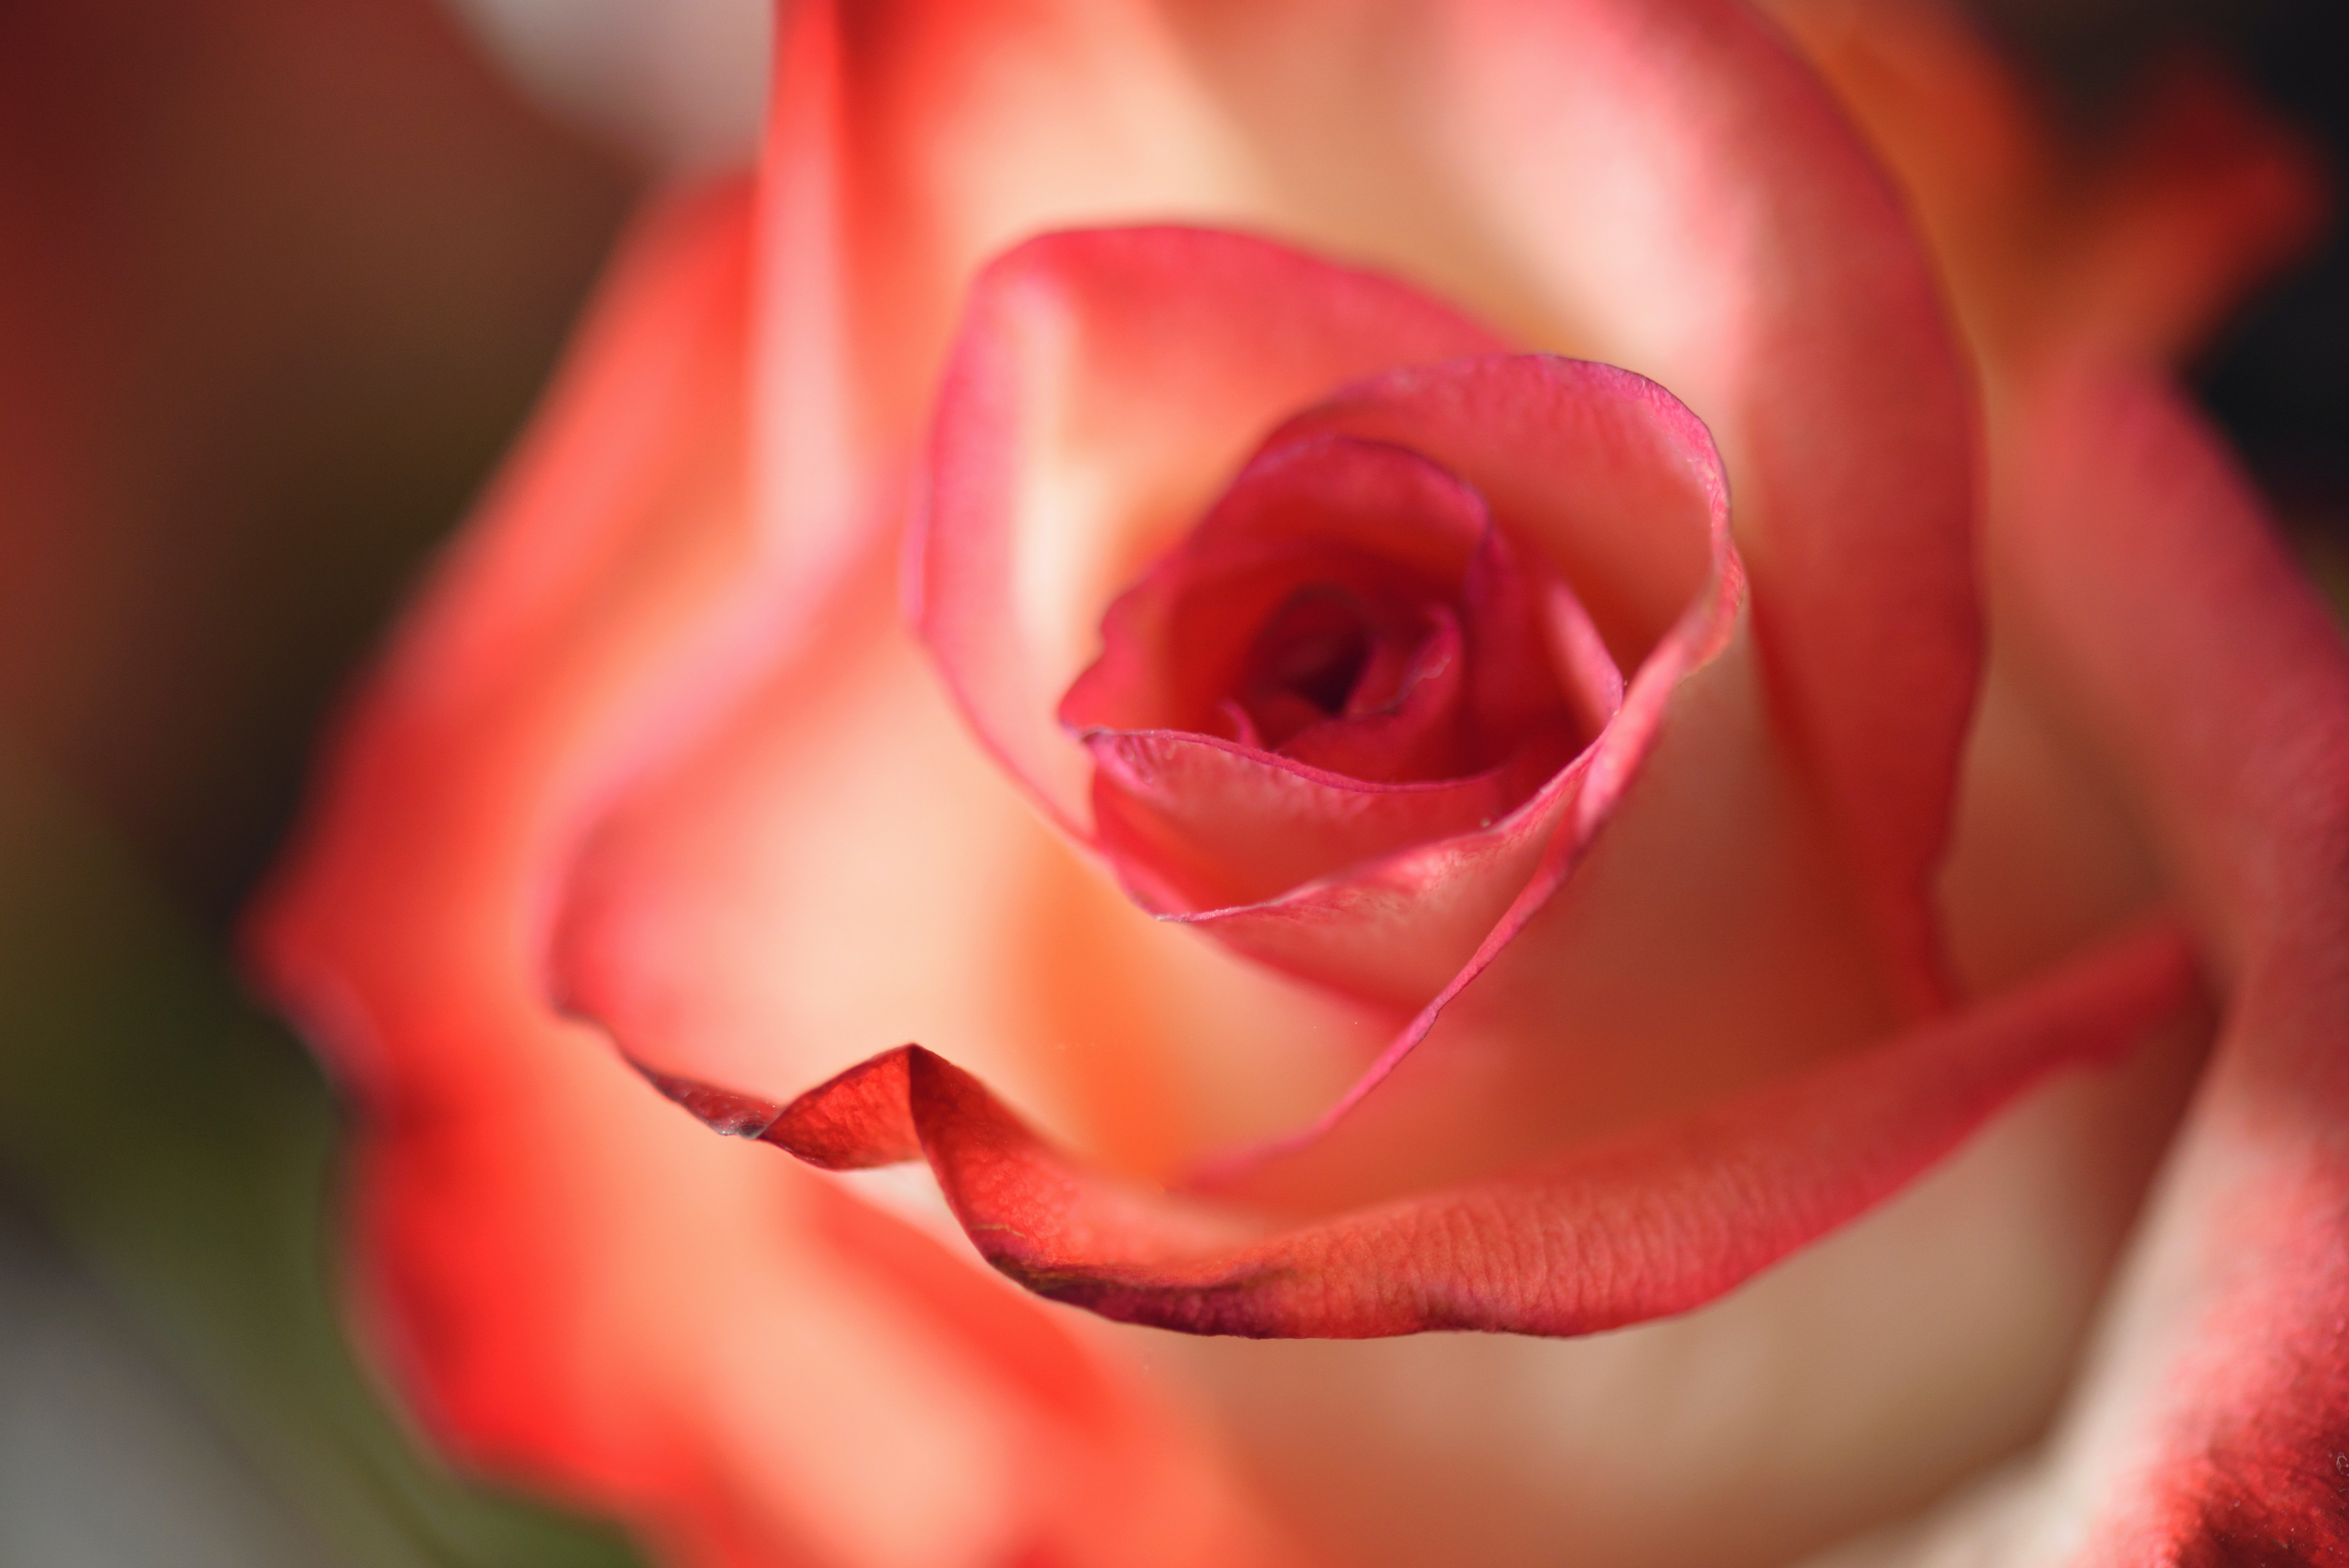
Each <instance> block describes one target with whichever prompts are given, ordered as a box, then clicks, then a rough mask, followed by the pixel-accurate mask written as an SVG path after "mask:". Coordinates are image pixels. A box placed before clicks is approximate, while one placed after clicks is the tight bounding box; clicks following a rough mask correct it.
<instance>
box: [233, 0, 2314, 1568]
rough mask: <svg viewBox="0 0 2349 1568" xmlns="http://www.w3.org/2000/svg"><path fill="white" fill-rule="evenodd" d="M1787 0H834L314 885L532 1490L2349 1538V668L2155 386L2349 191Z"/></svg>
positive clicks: (2188, 120)
mask: <svg viewBox="0 0 2349 1568" xmlns="http://www.w3.org/2000/svg"><path fill="white" fill-rule="evenodd" d="M1781 21H1783V22H1785V23H1787V24H1791V26H1793V28H1794V29H1795V32H1796V33H1797V34H1798V35H1799V36H1801V37H1802V38H1803V39H1804V40H1805V41H1806V45H1807V46H1808V48H1809V50H1810V51H1811V53H1812V55H1813V57H1815V59H1816V61H1817V62H1818V65H1819V66H1820V67H1823V68H1824V70H1825V71H1826V75H1827V77H1829V78H1831V79H1832V80H1833V82H1834V83H1835V84H1836V85H1835V87H1834V88H1829V87H1827V86H1826V85H1825V83H1824V81H1823V78H1822V77H1821V76H1820V75H1819V74H1816V72H1815V69H1814V67H1812V66H1810V65H1806V63H1805V62H1804V61H1803V59H1802V58H1801V57H1799V56H1798V55H1797V54H1796V53H1795V51H1794V49H1793V48H1792V47H1790V46H1789V45H1788V44H1787V43H1786V42H1785V36H1783V35H1782V34H1781V33H1780V32H1779V31H1777V28H1778V26H1780V25H1781V22H1780V21H1772V20H1765V19H1764V18H1763V17H1760V16H1758V15H1754V14H1750V13H1748V12H1746V11H1744V10H1740V9H1738V8H1735V7H1733V6H1732V5H1725V4H1717V3H1713V0H1674V3H1670V4H1667V3H1662V0H1554V3H1549V4H1535V3H1533V0H1445V3H1433V0H1431V3H1426V4H1397V5H1367V4H1347V3H1316V4H1288V3H1279V4H1265V5H1246V6H1238V5H1204V4H1200V5H1193V4H1182V5H1142V4H1133V3H1128V0H1090V3H1081V0H1025V3H1013V0H1000V3H999V0H988V3H986V4H968V3H967V4H954V5H949V4H944V3H938V0H930V3H921V0H904V3H899V4H869V5H858V6H854V7H846V6H842V7H835V6H833V5H826V4H823V3H822V0H805V3H803V4H801V5H794V6H792V7H788V8H786V10H785V11H784V13H783V14H782V16H781V23H780V25H779V27H778V35H779V36H778V42H777V49H778V55H777V60H778V67H777V72H776V86H775V92H774V95H773V108H772V112H771V121H770V124H769V126H768V129H767V132H766V135H765V139H764V144H763V150H762V154H761V160H760V165H759V169H758V171H757V173H756V176H755V178H752V179H749V180H742V181H731V182H719V183H718V184H715V185H712V186H708V187H704V188H698V189H695V190H691V191H681V192H678V193H674V194H671V195H669V196H666V197H664V198H662V199H660V200H658V201H656V202H655V203H654V205H653V207H652V208H651V210H650V211H647V214H646V215H645V217H644V218H643V220H642V221H641V222H640V223H639V225H638V227H637V230H636V233H635V235H634V237H633V239H632V240H631V241H630V242H628V243H627V245H626V248H625V250H624V253H622V255H621V256H620V257H619V258H618V260H617V261H616V263H615V265H614V268H613V271H612V274H611V277H610V279H609V281H608V283H607V284H606V285H605V289H604V292H603V294H602V297H601V299H600V301H599V303H598V304H596V305H595V308H594V310H593V312H592V314H591V317H590V319H589V320H588V322H587V323H586V325H585V327H584V329H583V331H582V332H581V334H580V336H579V339H578V341H577V344H576V346H575V347H574V350H573V352H572V355H571V357H570V359H569V361H568V363H567V364H566V366H564V369H563V371H562V373H561V375H560V377H558V380H557V382H556V384H555V386H554V388H553V390H552V392H551V393H550V395H549V397H548V398H547V400H546V403H545V406H544V407H543V410H542V412H541V414H540V416H539V418H538V420H537V423H536V425H535V427H534V428H533V430H532V432H531V433H530V435H529V436H528V438H526V440H525V441H524V443H523V446H522V448H521V449H520V450H519V451H518V452H517V454H516V455H515V456H514V458H513V459H512V461H511V463H510V465H509V466H508V468H507V469H506V471H505V472H504V473H503V475H502V477H501V478H500V479H499V480H498V481H497V483H496V485H495V487H494V489H493V490H492V493H491V494H490V496H489V497H488V498H487V500H486V501H485V503H484V504H483V507H482V509H481V515H480V517H479V518H478V519H477V521H475V523H474V524H473V526H472V527H471V530H470V531H468V532H467V533H466V535H465V536H464V537H463V538H462V539H461V540H460V542H459V544H458V546H457V547H456V548H455V550H454V551H453V552H451V554H450V557H449V558H448V559H447V560H446V561H445V562H443V563H442V565H441V568H440V571H439V572H438V573H437V574H436V576H435V578H434V581H433V583H431V585H430V587H429V591H428V593H426V594H425V596H424V598H423V600H422V601H421V603H419V605H418V606H417V607H416V609H415V610H414V611H413V612H412V614H411V615H410V617H409V620H408V622H407V623H406V624H405V625H404V626H403V627H402V629H401V631H400V633H399V634H398V637H397V639H396V641H395V642H394V644H393V645H392V647H391V648H390V649H389V651H388V654H387V655H386V656H385V658H384V660H383V662H382V664H381V665H380V666H379V667H378V670H377V671H376V673H375V675H374V676H373V677H372V678H371V679H370V681H369V682H368V683H367V686H366V688H365V690H364V692H363V693H362V695H361V696H360V697H359V699H358V701H357V704H356V706H355V707H354V709H353V711H352V714H351V717H350V718H349V721H348V723H347V727H346V728H345V729H344V731H343V733H342V734H341V735H340V737H339V738H338V739H337V742H336V745H335V747H334V748H333V749H332V752H331V754H330V757H329V759H328V763H327V766H326V770H325V773H324V776H323V779H322V781H321V785H320V788H319V790H318V793H317V796H316V802H315V807H314V810H313V812H312V815H311V817H310V819H309V821H308V823H307V826H306V828H305V830H304V831H303V833H302V834H301V835H300V837H299V839H298V841H297V842H296V844H295V849H294V851H293V852H292V855H291V857H290V859H289V861H288V862H287V865H286V867H285V870H284V872H283V873H282V875H281V876H280V878H279V880H278V882H276V884H275V886H274V890H273V892H271V894H270V896H269V897H268V898H267V899H266V900H265V901H264V904H263V906H262V907H261V909H260V911H259V912H258V913H257V915H256V917H255V922H254V948H255V951H256V954H257V957H258V962H259V965H260V968H261V970H262V973H263V974H264V976H265V981H266V984H267V985H269V987H270V988H271V989H272V991H273V992H274V995H277V996H278V997H280V998H281V999H282V1000H283V1001H284V1003H285V1006H287V1007H288V1008H289V1009H290V1010H291V1011H292V1012H293V1013H294V1014H295V1016H297V1017H298V1018H299V1019H300V1020H301V1021H302V1022H303V1024H304V1026H305V1028H306V1029H307V1030H308V1032H309V1033H310V1035H311V1036H312V1037H313V1038H314V1039H315V1040H316V1042H317V1045H318V1047H319V1049H320V1050H321V1051H322V1052H323V1053H325V1055H326V1057H327V1059H328V1060H329V1061H330V1062H331V1063H332V1064H333V1066H334V1067H335V1068H336V1071H337V1072H338V1073H339V1074H340V1075H341V1076H342V1078H343V1080H344V1083H345V1086H346V1088H347V1091H348V1093H349V1095H350V1096H351V1099H352V1102H353V1104H354V1106H355V1108H356V1110H357V1141H356V1146H355V1156H354V1159H355V1171H354V1197H353V1215H354V1224H355V1238H356V1240H355V1261H356V1274H357V1301H358V1303H359V1305H360V1307H361V1310H362V1312H363V1315H364V1318H365V1322H364V1325H363V1326H364V1328H365V1329H366V1331H367V1334H368V1336H369V1337H370V1339H371V1341H372V1343H373V1344H374V1345H376V1346H378V1349H379V1350H380V1352H381V1354H382V1355H383V1357H385V1359H386V1362H387V1364H388V1369H389V1372H390V1375H391V1377H392V1378H393V1379H394V1381H395V1382H396V1383H397V1385H398V1387H399V1388H400V1389H401V1390H402V1391H403V1392H404V1393H405V1394H406V1395H407V1396H408V1398H409V1399H410V1400H412V1402H413V1404H414V1406H415V1408H416V1409H417V1410H418V1412H419V1415H420V1416H421V1418H423V1420H424V1421H425V1422H426V1423H427V1425H428V1426H429V1429H431V1431H432V1433H433V1434H434V1435H435V1437H436V1438H437V1439H439V1440H440V1442H441V1443H442V1444H444V1445H445V1446H446V1447H447V1448H448V1449H450V1451H451V1452H452V1453H453V1454H455V1455H456V1456H458V1457H459V1458H460V1460H462V1461H463V1462H465V1463H467V1464H469V1465H471V1466H473V1467H476V1468H478V1469H480V1470H484V1471H487V1472H490V1473H493V1474H497V1475H500V1476H503V1477H507V1478H512V1479H517V1480H523V1481H525V1482H527V1483H529V1484H532V1485H533V1486H536V1487H538V1488H540V1489H543V1490H546V1491H552V1492H554V1493H556V1494H558V1495H563V1496H567V1497H569V1498H572V1499H574V1500H577V1501H583V1502H585V1503H588V1504H591V1505H593V1506H595V1507H597V1508H599V1509H603V1510H606V1511H613V1512H616V1513H617V1514H619V1515H620V1516H622V1517H623V1518H625V1519H626V1520H627V1521H628V1522H630V1523H631V1524H632V1525H634V1526H635V1527H636V1529H637V1530H638V1531H639V1532H641V1533H642V1535H643V1537H644V1539H646V1541H647V1542H648V1543H649V1544H650V1545H651V1546H652V1547H653V1548H654V1549H655V1550H656V1551H657V1552H658V1553H660V1554H661V1555H663V1556H664V1557H665V1558H667V1559H668V1560H671V1561H675V1562H679V1563H823V1564H835V1563H837V1564H857V1565H867V1564H870V1565H874V1568H881V1565H896V1564H905V1565H921V1568H951V1565H954V1564H974V1565H976V1564H999V1563H1025V1564H1044V1563H1050V1564H1080V1563H1099V1564H1118V1565H1133V1564H1153V1563H1164V1564H1193V1563H1218V1564H1220V1563H1331V1564H1335V1563H1363V1564H1377V1563H1478V1564H1498V1563H1557V1562H1572V1563H1601V1564H1664V1563H1706V1564H1734V1563H1774V1562H1785V1561H1789V1560H1793V1559H1795V1558H1798V1557H1802V1556H1804V1555H1806V1554H1807V1553H1815V1552H1818V1551H1821V1550H1827V1549H1831V1548H1834V1547H1835V1545H1836V1543H1837V1542H1848V1543H1849V1544H1847V1546H1845V1547H1843V1548H1841V1549H1840V1550H1842V1551H1843V1552H1845V1553H1848V1554H1847V1555H1845V1556H1841V1557H1838V1559H1837V1560H1838V1561H1842V1562H1847V1563H1862V1562H1865V1563H1996V1564H2001V1565H2005V1564H2017V1565H2021V1564H2039V1563H2049V1564H2054V1563H2095V1564H2106V1563H2110V1564H2123V1563H2127V1564H2136V1563H2190V1564H2204V1563H2253V1562H2260V1563H2266V1562H2305V1563H2317V1562H2324V1561H2331V1560H2333V1557H2334V1556H2336V1555H2338V1554H2339V1553H2343V1552H2344V1551H2349V1504H2345V1503H2344V1498H2349V1354H2344V1352H2349V1345H2344V1336H2349V1328H2344V1324H2349V1133H2344V1112H2349V1055H2344V1049H2343V1047H2344V1028H2349V659H2344V651H2343V648H2342V645H2341V642H2340V640H2339V638H2338V636H2337V634H2336V633H2335V630H2334V628H2333V624H2331V622H2330V621H2329V619H2328V618H2327V616H2326V614H2325V612H2324V611H2323V607H2322V606H2321V604H2320V603H2318V602H2317V600H2316V599H2315V598H2314V596H2313V594H2312V593H2310V591H2309V590H2308V588H2307V587H2306V586H2305V585H2304V583H2302V579H2301V578H2300V576H2299V575H2298V573H2296V571H2295V569H2294V568H2293V566H2292V563H2291V562H2290V561H2289V559H2288V558H2287V557H2286V556H2285V554H2284V553H2283V552H2282V550H2281V548H2280V547H2279V545H2278V544H2277V542H2276V541H2275V540H2274V538H2273V537H2272V536H2271V532H2270V531H2269V528H2268V525H2267V524H2266V523H2265V522H2264V521H2262V519H2261V515H2260V512H2259V510H2258V507H2257V505H2256V502H2255V501H2254V500H2253V499H2252V497H2251V492H2250V491H2249V490H2248V489H2247V487H2246V485H2245V483H2244V481H2243V480H2241V478H2240V476H2239V475H2238V474H2237V473H2236V472H2235V471H2234V469H2232V468H2231V467H2230V461H2229V459H2228V458H2227V457H2226V456H2225V454H2224V453H2223V452H2222V451H2221V450H2220V448H2219V447H2218V445H2217V443H2216V442H2215V440H2214V438H2212V437H2211V436H2210V434H2209V432H2208V431H2207V430H2206V429H2205V428H2203V427H2202V425H2201V424H2200V423H2199V420H2198V418H2196V416H2195V415H2194V414H2193V413H2192V412H2191V411H2190V410H2189V408H2188V407H2186V406H2185V405H2184V404H2182V403H2181V402H2180V401H2179V400H2178V397H2176V396H2175V395H2174V394H2172V393H2170V392H2169V391H2167V390H2165V389H2164V387H2163V386H2162V384H2161V378H2160V373H2159V371H2158V363H2159V362H2160V361H2161V360H2162V359H2163V358H2165V357H2167V356H2174V355H2176V354H2178V353H2180V352H2183V351H2184V350H2185V349H2186V348H2188V347H2189V346H2191V344H2192V343H2193V342H2194V340H2195V339H2196V337H2197V335H2199V334H2200V333H2201V332H2203V331H2205V330H2207V329H2208V327H2209V325H2210V324H2211V323H2212V322H2213V321H2215V320H2216V319H2217V317H2218V315H2220V312H2221V310H2222V309H2223V307H2224V305H2225V304H2226V303H2227V301H2228V300H2229V299H2230V298H2231V297H2232V296H2233V295H2234V294H2236V293H2237V292H2238V291H2239V290H2240V288H2241V287H2242V286H2243V285H2244V284H2247V283H2248V282H2250V281H2252V280H2253V279H2255V278H2256V277H2257V276H2259V275H2261V273H2263V272H2264V271H2265V270H2266V269H2267V268H2269V267H2270V266H2271V265H2272V264H2274V263H2276V262H2277V261H2278V260H2280V259H2282V257H2284V256H2285V255H2287V254H2289V253H2290V252H2291V251H2292V248H2293V246H2294V245H2295V244H2296V243H2298V242H2300V241H2301V240H2302V239H2304V238H2305V236H2306V234H2307V232H2308V231H2309V225H2310V223H2311V222H2312V221H2313V212H2314V202H2315V200H2316V198H2315V194H2314V187H2313V176H2312V175H2311V174H2310V173H2309V171H2308V170H2307V168H2306V166H2305V164H2304V163H2303V162H2302V161H2301V160H2299V159H2298V157H2297V154H2296V153H2295V152H2294V151H2293V150H2292V147H2291V145H2290V143H2289V141H2288V140H2287V139H2284V138H2282V133H2280V132H2278V131H2276V130H2274V129H2273V128H2271V127H2270V126H2269V125H2267V123H2266V122H2265V121H2264V120H2262V119H2261V118H2260V117H2259V115H2258V113H2257V111H2256V110H2255V109H2253V108H2251V107H2250V106H2248V105H2247V104H2245V103H2244V102H2242V101H2241V100H2240V98H2236V97H2233V96H2230V93H2229V92H2228V91H2227V90H2226V89H2225V88H2224V87H2223V85H2221V84H2219V83H2217V82H2215V81H2213V80H2211V79H2209V78H2204V77H2190V76H2189V77H2178V78H2176V79H2175V80H2174V81H2173V82H2171V83H2170V85H2169V86H2168V88H2165V89H2164V90H2163V92H2162V93H2160V94H2158V95H2157V96H2156V97H2155V98H2154V99H2152V100H2150V107H2149V108H2147V111H2146V113H2145V115H2144V116H2142V117H2141V118H2140V119H2138V120H2137V122H2135V124H2134V126H2133V127H2132V128H2131V129H2129V130H2128V131H2127V133H2126V134H2124V135H2122V136H2121V137H2119V139H2117V140H2116V141H2114V142H2111V143H2109V144H2107V145H2105V146H2103V147H2101V148H2099V149H2097V150H2095V152H2094V155H2093V156H2091V155H2089V154H2085V153H2082V154H2078V155H2076V156H2075V154H2074V153H2073V152H2069V151H2066V150H2065V145H2064V143H2063V141H2062V140H2061V139H2060V138H2057V137H2055V136H2054V134H2053V133H2052V131H2050V130H2049V129H2048V128H2047V126H2046V125H2045V124H2044V123H2043V122H2042V121H2041V120H2040V119H2038V118H2037V117H2035V116H2034V114H2033V111H2032V110H2031V108H2030V106H2029V102H2028V100H2027V98H2024V97H2023V95H2021V94H2020V93H2019V91H2018V90H2017V89H2015V88H2014V87H2013V83H2012V82H2011V81H2010V80H2009V79H2008V78H2007V77H2005V75H2004V74H2003V73H2002V71H2001V70H2000V69H1999V67H1997V65H1996V63H1995V61H1994V60H1993V58H1992V57H1991V56H1989V55H1988V54H1986V53H1985V52H1983V51H1982V49H1981V48H1980V46H1977V45H1976V44H1974V43H1973V42H1972V41H1971V39H1970V38H1969V37H1967V36H1965V35H1963V34H1962V32H1961V31H1960V30H1958V29H1957V28H1956V27H1955V26H1954V24H1952V23H1951V22H1950V20H1949V19H1948V18H1947V17H1946V16H1943V15H1940V14H1939V13H1934V12H1929V11H1923V10H1911V9H1906V8H1903V9H1898V10H1894V9H1889V8H1887V7H1882V6H1877V7H1855V6H1853V5H1804V6H1801V7H1798V8H1793V9H1790V11H1789V13H1788V14H1787V15H1786V16H1785V17H1784V18H1782V19H1781ZM1855 116H1856V117H1857V118H1856V119H1855ZM1888 168H1889V170H1890V173H1888ZM1896 179H1897V180H1898V181H1899V185H1898V186H1896V183H1895V180H1896ZM1897 191H1906V193H1907V194H1906V199H1905V200H1904V198H1903V196H1902V195H1901V194H1898V193H1896V192H1897ZM1912 213H1913V214H1914V216H1913V217H1912ZM1920 235H1924V236H1930V242H1929V241H1928V239H1926V238H1921V237H1920ZM1953 305H1954V309H1953V308H1952V306H1953ZM909 1042H910V1043H909ZM688 1112H690V1113H692V1114H688ZM719 1134H732V1135H735V1136H731V1137H725V1136H719ZM761 1145H772V1146H774V1147H761ZM2132 1234H2134V1237H2135V1240H2134V1242H2133V1243H2131V1244H2129V1245H2128V1246H2127V1249H2126V1250H2125V1248H2124V1243H2125V1241H2127V1240H2128V1238H2129V1237H2130V1236H2131V1235H2132ZM985 1264H992V1265H993V1268H992V1269H991V1270H990V1269H989V1268H988V1267H986V1266H984V1265H985ZM1055 1304H1061V1305H1055ZM1072 1307H1073V1308H1084V1309H1090V1310H1089V1311H1078V1310H1072ZM1169 1330H1176V1331H1183V1332H1168V1331H1169ZM1461 1331H1483V1332H1461ZM1600 1331H1612V1332H1603V1333H1602V1332H1600ZM1581 1336H1588V1337H1581ZM2033 1439H2037V1440H2036V1442H2035V1445H2034V1443H2033ZM2002 1460H2004V1461H2006V1462H2004V1463H2003V1464H2002V1463H2001V1461H2002ZM1878 1527H1885V1532H1880V1533H1876V1534H1873V1535H1869V1534H1868V1533H1867V1532H1871V1531H1876V1530H1878Z"/></svg>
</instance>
